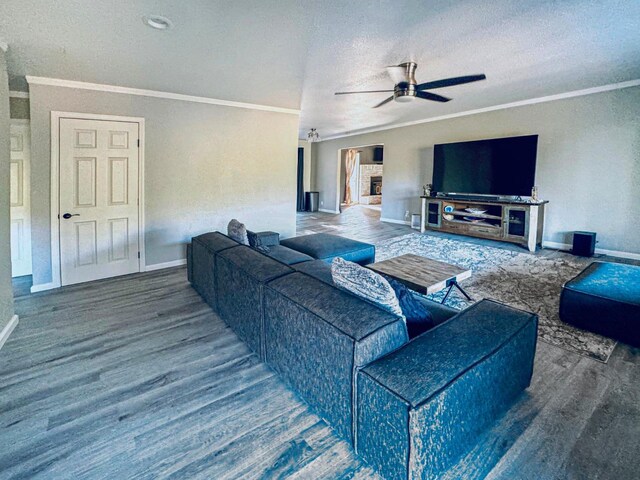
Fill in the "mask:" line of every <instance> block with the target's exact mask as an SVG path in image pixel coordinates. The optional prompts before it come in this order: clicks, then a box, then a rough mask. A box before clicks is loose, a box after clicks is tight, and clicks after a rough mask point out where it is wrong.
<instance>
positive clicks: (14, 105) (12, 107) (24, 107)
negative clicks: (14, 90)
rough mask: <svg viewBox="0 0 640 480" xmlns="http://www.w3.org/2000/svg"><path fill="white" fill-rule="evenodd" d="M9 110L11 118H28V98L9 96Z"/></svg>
mask: <svg viewBox="0 0 640 480" xmlns="http://www.w3.org/2000/svg"><path fill="white" fill-rule="evenodd" d="M9 111H10V112H11V118H14V119H16V120H28V119H29V99H28V98H18V97H11V98H10V99H9Z"/></svg>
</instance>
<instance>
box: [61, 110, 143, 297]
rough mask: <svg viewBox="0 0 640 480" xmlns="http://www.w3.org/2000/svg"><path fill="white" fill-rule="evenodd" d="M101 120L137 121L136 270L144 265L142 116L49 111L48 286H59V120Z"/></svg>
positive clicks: (141, 269)
mask: <svg viewBox="0 0 640 480" xmlns="http://www.w3.org/2000/svg"><path fill="white" fill-rule="evenodd" d="M63 118H64V119H67V118H68V119H72V120H98V121H100V120H103V121H109V122H127V123H137V124H138V138H139V140H140V148H138V251H139V252H140V258H139V259H138V272H144V271H145V269H146V261H145V242H144V232H145V228H144V225H145V218H144V163H145V162H144V145H145V122H144V118H143V117H124V116H120V115H101V114H94V113H78V112H57V111H51V200H50V201H51V219H50V221H51V283H52V284H51V288H58V287H61V286H62V271H61V270H62V269H61V264H60V261H61V255H60V217H59V215H60V191H59V190H60V120H61V119H63Z"/></svg>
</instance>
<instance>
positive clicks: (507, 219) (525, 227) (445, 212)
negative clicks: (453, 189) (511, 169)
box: [420, 196, 548, 252]
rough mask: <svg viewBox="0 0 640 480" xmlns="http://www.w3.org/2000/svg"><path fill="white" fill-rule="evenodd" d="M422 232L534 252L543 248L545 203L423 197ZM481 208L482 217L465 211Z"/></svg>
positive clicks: (480, 214) (479, 214)
mask: <svg viewBox="0 0 640 480" xmlns="http://www.w3.org/2000/svg"><path fill="white" fill-rule="evenodd" d="M420 199H421V200H422V209H421V221H420V232H424V231H425V230H426V229H430V230H437V231H440V232H449V233H457V234H460V235H469V236H472V237H480V238H487V239H491V240H501V241H503V242H511V243H518V244H520V245H524V246H526V247H527V248H528V249H529V251H531V252H535V251H536V245H541V244H542V229H543V227H544V207H545V205H546V204H547V203H548V202H547V201H546V200H545V201H535V202H534V201H516V200H487V201H484V200H463V199H458V198H448V197H425V196H421V197H420ZM468 208H478V209H480V210H485V212H483V213H471V212H468V211H467V210H466V209H468Z"/></svg>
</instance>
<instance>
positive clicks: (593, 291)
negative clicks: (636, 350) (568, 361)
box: [560, 262, 640, 347]
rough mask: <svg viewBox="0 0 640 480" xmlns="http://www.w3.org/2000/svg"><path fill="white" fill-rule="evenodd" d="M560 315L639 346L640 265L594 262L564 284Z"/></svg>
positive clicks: (608, 335)
mask: <svg viewBox="0 0 640 480" xmlns="http://www.w3.org/2000/svg"><path fill="white" fill-rule="evenodd" d="M560 318H561V319H562V320H563V321H565V322H567V323H570V324H571V325H574V326H576V327H578V328H582V329H584V330H589V331H592V332H594V333H599V334H600V335H604V336H607V337H611V338H615V339H616V340H620V341H621V342H625V343H628V344H630V345H633V346H635V347H640V267H637V266H634V265H623V264H619V263H604V262H594V263H592V264H591V265H589V266H588V267H587V268H585V269H584V270H583V271H582V272H581V273H580V274H579V275H578V276H577V277H575V278H574V279H573V280H570V281H568V282H567V283H566V284H565V285H564V286H563V287H562V294H561V295H560Z"/></svg>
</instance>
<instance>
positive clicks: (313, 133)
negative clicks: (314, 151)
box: [307, 128, 320, 143]
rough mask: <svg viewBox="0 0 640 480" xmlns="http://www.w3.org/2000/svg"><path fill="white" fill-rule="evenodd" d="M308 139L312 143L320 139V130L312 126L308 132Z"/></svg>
mask: <svg viewBox="0 0 640 480" xmlns="http://www.w3.org/2000/svg"><path fill="white" fill-rule="evenodd" d="M307 141H308V142H311V143H313V142H319V141H320V135H318V131H317V130H316V129H315V128H312V129H311V130H309V133H307Z"/></svg>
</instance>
